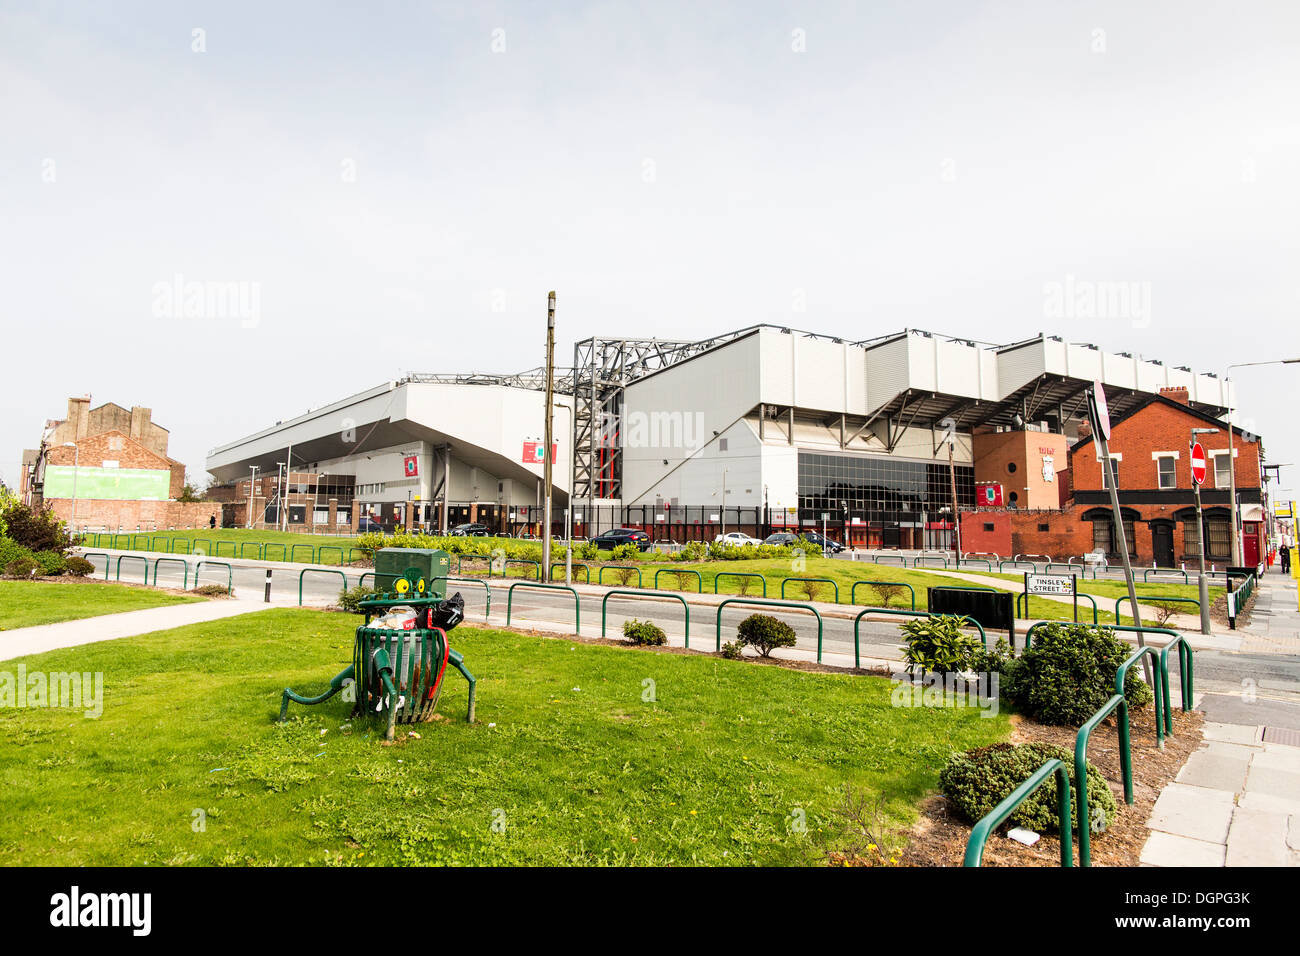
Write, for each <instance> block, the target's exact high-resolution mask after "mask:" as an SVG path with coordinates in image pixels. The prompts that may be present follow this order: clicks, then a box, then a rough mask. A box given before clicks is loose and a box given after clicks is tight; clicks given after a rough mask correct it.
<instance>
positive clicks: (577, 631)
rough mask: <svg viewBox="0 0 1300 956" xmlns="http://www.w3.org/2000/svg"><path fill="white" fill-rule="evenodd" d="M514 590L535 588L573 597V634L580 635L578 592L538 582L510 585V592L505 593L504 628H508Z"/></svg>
mask: <svg viewBox="0 0 1300 956" xmlns="http://www.w3.org/2000/svg"><path fill="white" fill-rule="evenodd" d="M515 588H536V589H540V590H543V591H568V592H569V593H570V594H572V595H573V633H574V634H581V633H582V602H581V601H580V600H579V599H578V592H577V591H575V590H574V589H573V588H571V587H569V586H568V585H567V584H542V583H541V582H538V581H516V582H515V583H514V584H512V585H510V590H509V591H507V592H506V627H509V626H510V615H511V612H512V611H513V609H514V602H515Z"/></svg>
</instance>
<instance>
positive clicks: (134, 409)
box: [131, 405, 153, 442]
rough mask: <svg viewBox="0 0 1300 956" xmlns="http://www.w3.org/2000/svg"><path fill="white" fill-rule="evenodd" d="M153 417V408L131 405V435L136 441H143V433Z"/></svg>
mask: <svg viewBox="0 0 1300 956" xmlns="http://www.w3.org/2000/svg"><path fill="white" fill-rule="evenodd" d="M151 418H153V409H151V408H145V407H144V406H142V405H132V406H131V437H132V438H134V439H135V440H136V441H138V442H143V441H144V433H145V429H146V427H147V426H148V425H149V421H150V419H151Z"/></svg>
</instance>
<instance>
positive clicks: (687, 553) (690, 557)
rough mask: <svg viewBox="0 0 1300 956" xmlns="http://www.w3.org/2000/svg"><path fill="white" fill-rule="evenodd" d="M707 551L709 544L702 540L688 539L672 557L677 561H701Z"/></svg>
mask: <svg viewBox="0 0 1300 956" xmlns="http://www.w3.org/2000/svg"><path fill="white" fill-rule="evenodd" d="M708 553H709V546H708V545H707V544H705V543H704V542H703V541H688V542H686V544H684V545H682V548H681V550H680V551H678V552H677V553H676V554H675V555H673V557H674V558H676V559H677V560H679V561H703V560H704V558H705V557H706V556H707V555H708Z"/></svg>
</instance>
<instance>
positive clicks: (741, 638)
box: [736, 614, 795, 657]
mask: <svg viewBox="0 0 1300 956" xmlns="http://www.w3.org/2000/svg"><path fill="white" fill-rule="evenodd" d="M736 637H737V642H738V643H739V644H740V645H741V646H742V647H752V648H754V650H756V651H758V653H759V656H760V657H771V656H772V651H774V650H776V649H777V648H778V647H794V645H795V634H794V628H793V627H791V626H790V625H789V624H787V623H785V621H779V620H777V619H776V618H774V617H772V616H771V615H770V614H751V615H750V616H749V617H747V618H745V619H744V620H743V621H741V622H740V626H739V627H737V628H736Z"/></svg>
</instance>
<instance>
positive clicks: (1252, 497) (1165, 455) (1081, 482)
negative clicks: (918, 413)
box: [962, 389, 1265, 567]
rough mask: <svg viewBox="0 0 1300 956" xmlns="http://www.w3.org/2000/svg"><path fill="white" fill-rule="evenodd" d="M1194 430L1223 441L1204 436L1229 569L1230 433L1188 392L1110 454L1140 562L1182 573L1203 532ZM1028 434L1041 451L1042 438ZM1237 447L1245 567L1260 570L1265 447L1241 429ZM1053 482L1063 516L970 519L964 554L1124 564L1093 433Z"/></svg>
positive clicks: (1129, 423) (1084, 433)
mask: <svg viewBox="0 0 1300 956" xmlns="http://www.w3.org/2000/svg"><path fill="white" fill-rule="evenodd" d="M1193 428H1217V429H1219V432H1218V434H1212V435H1200V436H1198V438H1199V440H1200V442H1201V444H1202V446H1204V448H1205V450H1206V455H1207V458H1208V460H1209V467H1208V468H1207V475H1206V481H1205V484H1204V485H1203V486H1202V488H1201V500H1202V505H1203V508H1204V517H1205V531H1206V535H1205V538H1206V560H1207V561H1208V562H1210V563H1212V564H1217V565H1219V566H1220V567H1222V566H1223V565H1225V564H1228V563H1229V562H1230V560H1231V541H1232V530H1231V528H1232V525H1231V516H1230V514H1231V513H1230V510H1229V505H1230V497H1229V495H1230V492H1229V484H1230V475H1229V467H1228V430H1227V429H1228V426H1227V424H1226V423H1225V422H1222V421H1220V420H1219V419H1216V418H1214V417H1212V416H1210V415H1207V414H1205V413H1203V412H1200V411H1198V410H1196V409H1194V408H1191V407H1190V406H1189V405H1188V404H1187V392H1186V390H1185V389H1165V390H1162V394H1161V395H1159V396H1152V397H1151V398H1149V399H1147V400H1146V401H1145V402H1143V403H1142V404H1140V405H1139V406H1137V407H1136V408H1135V409H1133V410H1132V411H1130V412H1129V413H1128V414H1126V415H1124V416H1123V417H1122V418H1119V419H1116V420H1115V421H1114V422H1113V423H1112V426H1111V438H1110V442H1109V445H1110V452H1111V457H1112V459H1113V460H1114V467H1115V469H1116V472H1117V476H1116V477H1117V479H1118V480H1117V488H1118V489H1119V492H1118V493H1119V502H1120V509H1121V512H1122V514H1123V516H1124V534H1125V536H1126V538H1127V539H1128V550H1129V555H1130V557H1131V558H1133V560H1134V562H1135V563H1138V564H1145V565H1151V564H1155V565H1157V566H1159V567H1178V566H1179V565H1180V564H1183V563H1187V564H1191V563H1192V562H1194V561H1196V559H1197V536H1198V534H1199V531H1198V525H1197V520H1196V496H1195V491H1194V486H1193V483H1192V477H1191V465H1190V462H1189V442H1190V440H1191V437H1192V435H1191V431H1192V429H1193ZM1024 434H1025V435H1026V436H1027V440H1028V442H1029V444H1033V439H1034V435H1033V433H1028V432H1027V433H1024ZM1232 444H1233V461H1234V462H1235V471H1236V476H1235V477H1236V487H1237V497H1238V503H1239V507H1240V509H1241V516H1242V528H1243V535H1242V537H1243V545H1242V559H1243V563H1244V564H1247V565H1251V564H1256V563H1258V562H1259V561H1260V560H1261V559H1262V558H1263V555H1264V553H1265V517H1264V514H1263V496H1262V472H1263V469H1262V464H1263V461H1262V460H1263V448H1262V445H1261V442H1260V440H1259V437H1258V436H1256V435H1251V434H1248V433H1245V432H1243V431H1242V430H1241V429H1240V428H1234V429H1233V438H1232ZM1053 457H1055V456H1053ZM976 460H977V462H978V461H979V458H978V457H977V459H976ZM1054 477H1055V479H1056V480H1057V481H1058V482H1060V483H1061V487H1062V489H1063V491H1062V494H1063V498H1064V505H1063V507H1060V508H1056V509H1052V508H1038V509H1029V510H1026V509H1022V508H1002V509H980V510H978V511H975V512H963V514H962V547H963V550H965V551H968V552H970V551H983V552H993V553H997V554H1000V555H1003V556H1014V555H1016V554H1034V555H1047V556H1050V557H1053V558H1055V559H1057V560H1059V561H1064V560H1066V559H1067V558H1068V557H1078V556H1080V555H1083V554H1085V553H1087V552H1090V551H1098V550H1100V551H1103V552H1104V553H1105V554H1106V555H1107V557H1108V558H1109V559H1111V560H1118V558H1119V554H1118V550H1117V541H1116V540H1115V537H1114V529H1113V519H1112V513H1111V504H1110V493H1109V491H1108V490H1107V489H1106V485H1105V484H1104V481H1103V474H1102V463H1101V452H1100V448H1099V446H1098V444H1097V443H1096V442H1095V441H1094V440H1093V437H1092V435H1091V434H1090V431H1089V429H1088V428H1087V426H1086V425H1085V426H1084V427H1083V428H1082V429H1081V430H1080V433H1079V436H1078V438H1077V440H1076V441H1075V442H1074V444H1072V445H1071V446H1070V448H1069V455H1068V469H1067V470H1066V471H1064V472H1062V471H1061V470H1059V469H1057V470H1056V474H1055V475H1054ZM1038 500H1042V496H1041V495H1040V496H1039V499H1038Z"/></svg>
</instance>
